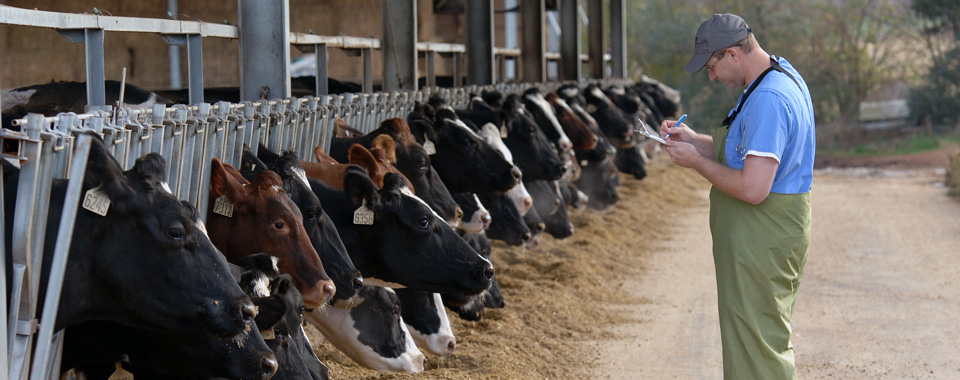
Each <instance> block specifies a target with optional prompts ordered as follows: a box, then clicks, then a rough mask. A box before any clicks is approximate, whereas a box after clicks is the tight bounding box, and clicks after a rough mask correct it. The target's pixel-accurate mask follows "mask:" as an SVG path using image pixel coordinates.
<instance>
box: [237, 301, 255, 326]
mask: <svg viewBox="0 0 960 380" xmlns="http://www.w3.org/2000/svg"><path fill="white" fill-rule="evenodd" d="M240 317H241V318H243V322H244V323H251V322H253V319H254V318H256V317H257V309H256V308H255V307H253V303H252V302H250V301H246V302H244V303H243V304H242V305H240Z"/></svg>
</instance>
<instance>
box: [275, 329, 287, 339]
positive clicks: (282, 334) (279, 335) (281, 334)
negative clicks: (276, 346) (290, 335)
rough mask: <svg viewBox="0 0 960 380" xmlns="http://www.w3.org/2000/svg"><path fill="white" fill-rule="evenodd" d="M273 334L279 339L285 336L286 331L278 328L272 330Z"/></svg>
mask: <svg viewBox="0 0 960 380" xmlns="http://www.w3.org/2000/svg"><path fill="white" fill-rule="evenodd" d="M273 333H274V334H276V336H277V338H281V337H283V336H284V335H287V334H286V331H283V329H281V328H279V327H276V328H274V329H273Z"/></svg>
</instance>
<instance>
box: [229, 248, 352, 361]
mask: <svg viewBox="0 0 960 380" xmlns="http://www.w3.org/2000/svg"><path fill="white" fill-rule="evenodd" d="M276 263H277V258H276V257H272V256H268V255H265V254H257V255H253V256H248V257H247V258H245V259H244V260H242V261H241V264H242V265H241V267H242V268H243V269H244V271H243V272H242V273H241V274H240V276H239V278H238V280H239V282H240V285H241V287H243V288H244V291H245V292H246V293H247V294H249V295H250V296H251V297H253V303H254V304H255V305H257V309H258V311H259V312H258V313H257V319H256V323H257V328H258V329H259V330H260V332H261V335H262V336H263V338H264V340H265V341H266V343H267V346H268V347H270V350H272V351H273V353H274V355H276V357H277V363H278V365H279V366H278V369H277V373H276V375H275V376H274V377H273V379H274V380H296V379H307V380H309V379H313V380H320V379H328V378H329V373H328V370H327V367H326V366H324V365H323V363H321V362H320V359H318V358H317V354H316V353H314V351H313V345H312V344H311V343H310V339H308V338H307V335H306V332H305V331H304V330H303V323H304V316H303V314H304V312H305V310H306V305H305V304H304V302H303V297H302V296H300V292H299V291H297V288H296V287H295V286H293V281H292V279H291V278H290V275H288V274H280V271H279V268H277V265H276ZM361 286H362V285H361ZM358 291H359V290H358Z"/></svg>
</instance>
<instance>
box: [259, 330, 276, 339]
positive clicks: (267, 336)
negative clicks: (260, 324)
mask: <svg viewBox="0 0 960 380" xmlns="http://www.w3.org/2000/svg"><path fill="white" fill-rule="evenodd" d="M260 335H261V336H263V340H272V339H277V335H276V334H274V333H273V329H267V330H260Z"/></svg>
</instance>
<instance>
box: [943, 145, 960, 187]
mask: <svg viewBox="0 0 960 380" xmlns="http://www.w3.org/2000/svg"><path fill="white" fill-rule="evenodd" d="M945 182H946V183H947V187H948V188H949V189H950V190H949V194H950V195H952V196H955V197H958V196H960V153H958V154H955V155H953V156H952V157H950V165H948V166H947V178H946V181H945Z"/></svg>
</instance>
